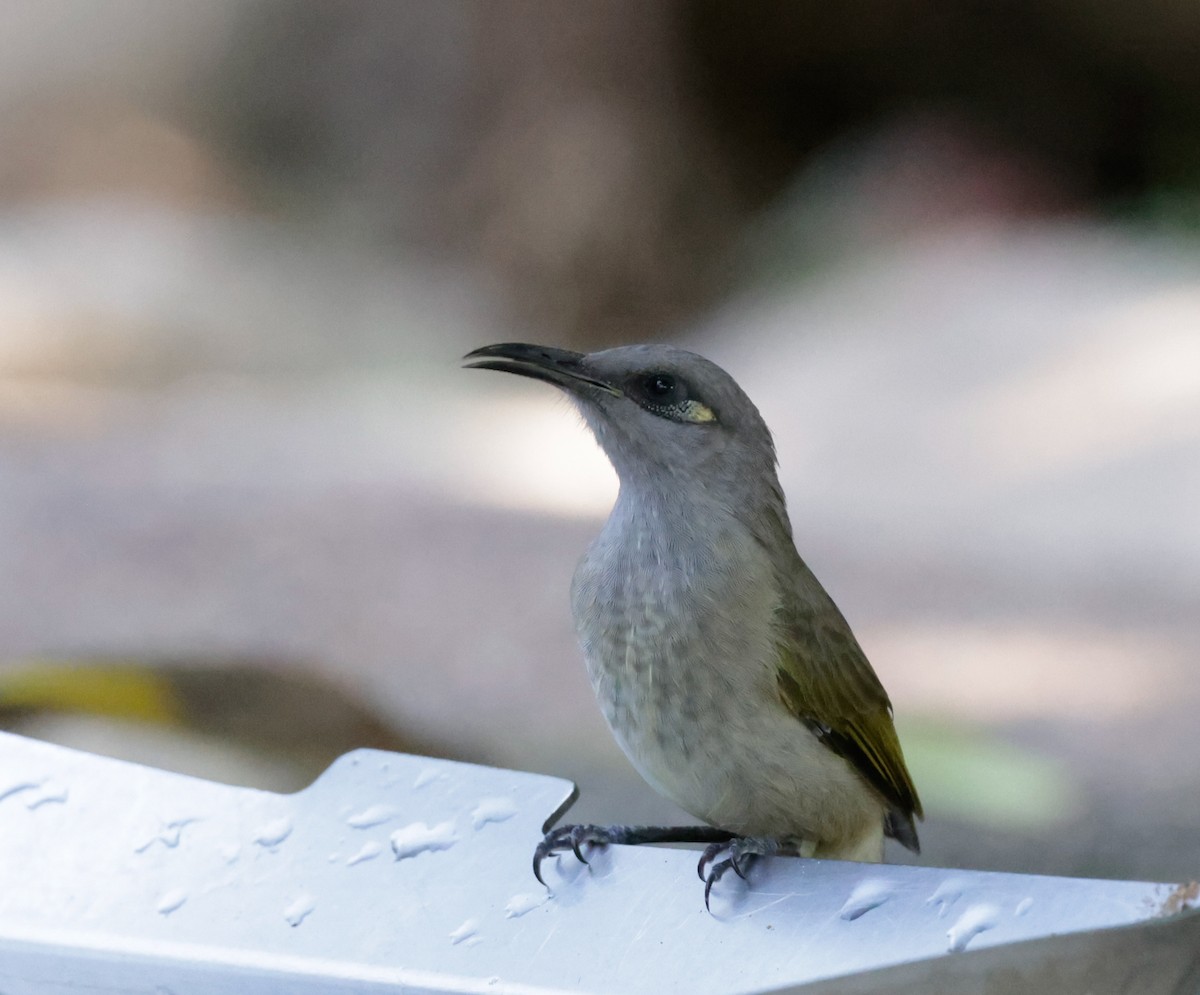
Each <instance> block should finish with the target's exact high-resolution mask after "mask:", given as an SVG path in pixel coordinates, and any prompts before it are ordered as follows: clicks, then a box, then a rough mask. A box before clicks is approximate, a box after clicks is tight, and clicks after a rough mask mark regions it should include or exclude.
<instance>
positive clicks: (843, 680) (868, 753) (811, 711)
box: [778, 568, 924, 851]
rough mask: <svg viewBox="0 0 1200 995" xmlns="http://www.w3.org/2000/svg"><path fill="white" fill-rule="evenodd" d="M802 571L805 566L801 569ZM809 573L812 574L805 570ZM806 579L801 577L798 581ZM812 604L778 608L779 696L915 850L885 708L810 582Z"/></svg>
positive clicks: (910, 789) (838, 621)
mask: <svg viewBox="0 0 1200 995" xmlns="http://www.w3.org/2000/svg"><path fill="white" fill-rule="evenodd" d="M805 573H807V568H805ZM808 577H809V578H811V577H812V575H811V574H809V575H808ZM807 580H808V578H805V577H802V578H801V585H802V586H804V587H807V586H808V585H807V584H806V583H805V582H806V581H807ZM811 583H812V584H813V585H816V587H815V589H814V590H810V591H806V592H805V593H808V594H810V595H815V594H816V593H817V592H819V596H817V597H813V598H812V601H814V602H815V603H806V601H805V600H802V599H801V598H799V597H798V598H796V599H794V600H793V599H790V598H789V602H790V603H789V604H788V605H787V606H786V607H785V608H784V609H783V611H782V612H781V618H780V622H781V623H782V624H781V625H780V632H779V644H780V645H779V666H778V687H779V696H780V699H781V700H782V701H783V703H784V705H785V706H786V707H787V709H788V711H790V712H791V713H792V714H793V715H795V716H796V718H797V719H799V720H800V721H801V722H803V723H804V724H805V725H806V726H807V727H808V728H809V730H810V731H811V732H812V733H813V734H814V735H815V736H817V738H818V739H820V740H821V742H823V743H824V744H825V745H826V746H828V747H829V748H830V749H831V750H833V751H834V752H835V753H837V754H838V755H839V756H841V757H844V758H845V759H846V760H847V761H848V762H849V763H850V764H852V765H853V766H854V768H855V769H856V770H857V771H858V772H859V774H861V775H862V777H863V779H864V780H865V781H866V782H867V783H868V784H870V785H871V786H872V787H873V788H875V790H876V791H878V792H879V794H880V795H882V796H883V798H884V799H885V800H886V801H887V802H888V805H889V807H890V809H891V812H890V814H889V816H888V819H887V823H886V827H885V828H886V831H887V833H888V835H889V836H892V837H894V838H895V839H897V840H899V841H900V842H901V843H902V844H904V846H906V847H908V848H909V849H910V850H913V851H917V850H918V849H919V844H918V841H917V831H916V827H915V825H914V824H913V817H914V816H915V817H916V818H923V817H924V813H923V812H922V810H921V801H920V799H919V798H918V797H917V790H916V788H915V787H914V786H913V783H912V777H911V776H910V775H909V773H908V768H907V767H906V766H905V763H904V754H903V752H902V751H901V749H900V740H899V738H898V737H897V736H896V727H895V726H894V725H893V724H892V705H891V702H890V701H889V700H888V696H887V692H886V691H884V689H883V685H882V684H880V683H879V678H878V677H876V676H875V671H874V670H872V669H871V664H870V663H869V662H868V661H867V658H866V655H865V654H864V653H863V651H862V649H861V648H860V647H859V645H858V641H857V640H856V639H855V638H854V635H853V633H852V632H851V631H850V627H849V625H848V624H847V623H846V621H845V619H844V618H843V617H842V614H841V612H839V611H838V609H837V607H836V606H835V605H834V604H833V602H832V601H831V600H829V597H828V595H826V594H825V592H824V590H823V589H821V588H820V586H819V585H818V584H817V581H816V579H815V578H812V581H811Z"/></svg>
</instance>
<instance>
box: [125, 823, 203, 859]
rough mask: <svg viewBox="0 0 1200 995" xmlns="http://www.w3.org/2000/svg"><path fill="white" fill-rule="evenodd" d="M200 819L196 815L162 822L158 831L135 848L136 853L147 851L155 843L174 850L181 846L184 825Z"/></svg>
mask: <svg viewBox="0 0 1200 995" xmlns="http://www.w3.org/2000/svg"><path fill="white" fill-rule="evenodd" d="M199 821H200V820H199V819H197V818H195V817H194V816H187V817H185V818H182V819H172V820H171V821H170V822H164V823H162V824H161V825H160V826H159V828H158V832H156V833H155V834H154V835H153V836H151V837H149V838H148V839H147V840H145V842H143V843H140V844H138V845H137V846H136V847H134V848H133V852H134V853H145V852H146V851H147V850H149V849H150V847H152V846H153V845H154V844H155V843H161V844H162V845H163V846H165V847H166V848H167V849H168V850H174V849H175V848H176V847H177V846H179V841H180V839H181V838H182V837H183V830H184V827H186V826H190V825H191V824H192V823H193V822H199Z"/></svg>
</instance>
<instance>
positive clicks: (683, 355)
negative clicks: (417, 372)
mask: <svg viewBox="0 0 1200 995" xmlns="http://www.w3.org/2000/svg"><path fill="white" fill-rule="evenodd" d="M465 362H466V364H467V365H468V366H470V367H472V368H475V369H486V370H502V371H504V372H506V373H516V374H518V375H520V376H526V377H532V378H534V379H536V380H544V381H546V382H547V383H551V384H554V385H555V386H556V387H559V388H561V389H562V390H563V391H565V392H566V393H567V395H568V396H569V397H570V398H571V399H572V400H573V401H574V402H575V404H576V405H577V407H578V408H579V410H580V412H581V413H582V414H583V417H584V419H585V421H586V422H587V423H588V425H589V426H590V427H591V429H592V431H593V433H595V436H596V439H597V441H598V442H599V443H600V446H601V448H602V449H603V450H604V452H605V454H606V455H607V456H608V458H609V460H610V461H611V462H612V464H613V466H614V468H615V469H616V471H617V474H618V476H619V477H620V478H621V484H622V487H632V488H634V489H635V490H640V489H643V488H657V489H662V488H672V487H675V488H678V487H682V486H688V487H697V488H702V489H704V490H706V491H709V492H710V493H711V494H712V496H713V497H715V498H718V499H721V500H724V501H727V502H728V501H735V502H736V501H738V500H742V499H750V500H752V499H753V497H754V496H755V495H754V491H755V490H756V489H757V487H758V485H759V484H760V482H761V485H762V486H764V487H766V488H768V489H769V490H771V491H773V492H777V490H778V484H777V483H776V482H775V447H774V445H773V443H772V441H771V434H770V432H769V431H768V430H767V426H766V424H765V423H764V422H763V419H762V416H761V415H760V414H759V413H758V409H757V408H756V407H755V406H754V404H753V402H752V401H751V400H750V398H749V397H747V396H746V393H745V391H743V390H742V389H741V387H739V386H738V385H737V382H736V381H735V380H734V379H733V377H731V376H730V375H729V374H728V373H726V372H725V371H724V370H722V369H721V368H720V367H719V366H717V365H716V364H715V363H712V362H709V361H708V360H707V359H705V358H704V357H703V356H698V355H696V354H695V353H693V352H687V351H686V350H683V349H677V348H675V347H673V346H667V345H632V346H620V347H618V348H615V349H605V350H604V351H602V352H592V353H578V352H568V351H567V350H565V349H553V348H549V347H547V346H538V345H525V344H522V343H512V342H506V343H502V344H499V345H490V346H484V347H483V348H482V349H476V350H475V351H474V352H471V353H468V354H467V356H466V357H465Z"/></svg>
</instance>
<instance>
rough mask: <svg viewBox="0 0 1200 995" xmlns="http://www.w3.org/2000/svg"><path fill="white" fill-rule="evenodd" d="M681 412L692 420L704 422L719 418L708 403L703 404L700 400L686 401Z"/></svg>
mask: <svg viewBox="0 0 1200 995" xmlns="http://www.w3.org/2000/svg"><path fill="white" fill-rule="evenodd" d="M680 414H682V415H683V417H684V418H686V419H687V420H688V421H691V422H701V423H703V422H710V421H716V420H717V416H716V415H715V414H713V409H712V408H710V407H709V406H708V405H707V404H701V403H700V402H699V401H684V402H683V404H682V405H681V406H680Z"/></svg>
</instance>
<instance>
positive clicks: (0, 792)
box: [0, 779, 46, 802]
mask: <svg viewBox="0 0 1200 995" xmlns="http://www.w3.org/2000/svg"><path fill="white" fill-rule="evenodd" d="M45 783H46V782H45V780H44V779H43V780H41V781H14V782H13V783H12V784H9V785H7V786H6V787H3V788H0V802H2V801H4V800H5V799H6V798H11V797H12V796H13V795H19V794H20V793H21V792H22V791H32V790H33V789H34V788H40V787H41V786H42V785H43V784H45Z"/></svg>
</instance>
